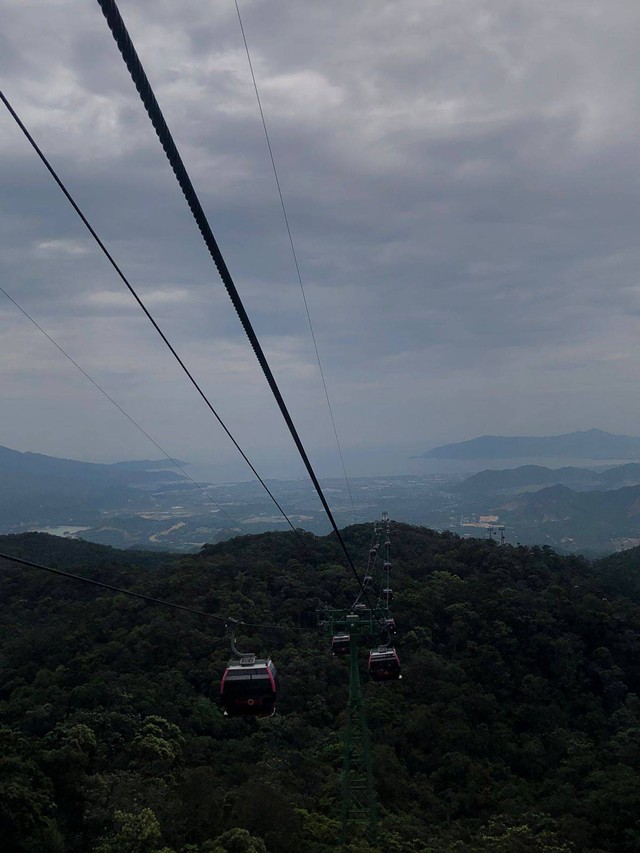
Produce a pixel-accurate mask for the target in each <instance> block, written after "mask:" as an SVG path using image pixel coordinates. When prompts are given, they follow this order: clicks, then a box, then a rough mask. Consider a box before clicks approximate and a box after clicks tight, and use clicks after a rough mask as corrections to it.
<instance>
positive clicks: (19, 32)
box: [0, 0, 640, 477]
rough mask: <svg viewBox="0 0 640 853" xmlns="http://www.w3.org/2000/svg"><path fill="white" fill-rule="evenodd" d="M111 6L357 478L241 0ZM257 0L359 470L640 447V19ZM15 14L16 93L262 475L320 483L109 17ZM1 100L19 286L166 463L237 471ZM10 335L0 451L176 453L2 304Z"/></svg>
mask: <svg viewBox="0 0 640 853" xmlns="http://www.w3.org/2000/svg"><path fill="white" fill-rule="evenodd" d="M119 5H120V10H121V13H122V15H123V17H124V19H125V22H126V24H127V27H128V28H129V32H130V34H131V37H132V39H133V41H134V44H135V45H136V47H137V50H138V53H139V55H140V58H141V60H142V62H143V64H144V66H145V68H146V71H147V74H148V76H149V78H150V80H151V83H152V85H153V86H154V88H155V92H156V95H157V97H158V100H159V102H160V105H161V107H162V109H163V111H164V113H165V117H166V119H167V122H168V124H169V126H170V128H171V129H172V131H173V134H174V137H175V140H176V143H177V145H178V147H179V149H180V151H181V153H182V155H183V159H184V161H185V164H186V166H187V169H188V170H189V172H190V174H191V176H192V179H193V182H194V185H195V187H196V190H197V191H198V193H199V194H200V197H201V200H202V202H203V206H204V208H205V210H206V212H207V215H208V216H209V220H210V223H211V226H212V228H213V231H214V234H215V235H216V238H217V239H218V242H219V245H220V248H221V250H222V252H223V255H224V256H225V258H226V260H227V263H228V266H229V267H230V269H231V271H232V274H233V275H234V278H235V281H236V284H237V286H238V289H239V291H240V294H241V296H242V298H243V299H244V300H245V304H246V306H247V309H248V312H249V314H250V316H251V318H252V320H253V321H254V324H255V327H256V330H257V332H258V334H259V336H260V338H261V340H262V342H263V346H264V348H265V350H266V352H267V355H268V357H269V358H270V360H271V362H272V365H273V368H274V371H275V373H276V375H277V378H278V380H279V382H280V383H281V386H282V389H283V392H284V394H285V398H286V400H287V401H288V403H289V405H290V408H291V411H292V413H293V415H294V419H295V420H296V422H297V424H298V426H299V430H300V433H301V435H302V437H303V440H304V441H305V442H306V443H307V444H308V448H309V451H310V455H311V457H312V459H315V460H316V461H317V462H318V464H319V466H320V467H321V473H337V472H338V470H339V464H338V461H337V451H336V449H335V443H334V440H333V434H332V430H331V424H330V420H329V416H328V412H327V408H326V403H325V401H324V396H323V391H322V385H321V382H320V378H319V374H318V369H317V364H316V362H315V354H314V351H313V345H312V341H311V337H310V334H309V329H308V325H307V320H306V315H305V311H304V305H303V302H302V298H301V293H300V288H299V285H298V282H297V279H296V275H295V268H294V265H293V261H292V257H291V253H290V248H289V245H288V240H287V235H286V231H285V227H284V223H283V218H282V213H281V210H280V207H279V201H278V197H277V193H276V188H275V183H274V178H273V174H272V171H271V165H270V162H269V157H268V151H267V148H266V145H265V140H264V135H263V131H262V126H261V124H260V117H259V113H258V108H257V104H256V99H255V93H254V91H253V88H252V84H251V78H250V75H249V68H248V64H247V59H246V55H245V53H244V47H243V44H242V37H241V32H240V28H239V25H238V20H237V16H236V11H235V6H234V3H233V0H215V2H213V0H180V2H176V0H153V2H151V0H121V2H120V4H119ZM240 8H241V11H242V14H243V19H244V24H245V30H246V34H247V38H248V41H249V46H250V49H251V52H252V59H253V63H254V68H255V71H256V76H257V80H258V85H259V87H260V90H261V95H262V99H263V106H264V111H265V115H266V119H267V124H268V127H269V130H270V134H271V140H272V145H273V150H274V154H275V158H276V163H277V165H278V168H279V173H280V180H281V184H282V189H283V192H284V195H285V200H286V203H287V209H288V214H289V219H290V222H291V227H292V231H293V235H294V239H295V243H296V247H297V252H298V257H299V261H300V267H301V271H302V276H303V280H304V283H305V286H306V294H307V299H308V302H309V307H310V311H311V316H312V319H313V322H314V326H315V332H316V337H317V341H318V346H319V349H320V355H321V358H322V360H323V364H324V368H325V373H326V378H327V384H328V387H329V391H330V395H331V398H332V401H333V404H334V411H335V417H336V422H337V427H338V431H339V434H340V437H341V440H342V444H343V449H344V453H345V460H346V463H347V468H348V469H350V470H351V472H352V473H354V474H358V473H365V472H373V471H376V470H378V471H380V472H383V471H388V470H389V466H390V465H391V462H390V460H391V459H394V460H404V459H405V458H406V457H408V456H409V455H410V454H416V453H421V452H423V451H424V450H426V449H428V448H429V447H431V446H434V445H436V444H441V443H445V442H450V441H458V440H464V439H468V438H472V437H474V436H476V435H480V434H483V433H501V434H538V435H542V434H555V433H559V432H568V431H572V430H574V429H588V428H591V427H598V428H601V429H606V430H610V431H613V432H622V433H628V434H633V435H638V434H640V422H639V415H640V411H639V409H640V394H639V393H638V379H639V377H640V283H639V281H638V266H639V260H640V246H639V245H638V219H639V217H640V145H639V144H638V142H639V139H640V134H639V129H640V118H639V117H640V85H639V83H638V81H639V80H640V75H639V74H638V68H637V64H638V59H637V57H638V52H639V51H638V48H639V46H640V44H639V42H640V26H639V25H640V6H639V5H638V3H637V2H635V0H619V2H615V0H614V2H604V0H600V2H589V0H580V2H578V0H563V2H562V3H558V2H556V0H536V2H524V0H517V1H516V2H509V0H394V2H377V0H369V2H366V3H362V2H358V3H355V2H351V3H350V2H345V0H339V2H338V0H323V2H321V3H320V2H292V0H241V6H240ZM0 9H1V11H2V22H3V26H2V35H0V74H1V78H2V89H3V91H4V92H5V94H6V96H7V97H8V98H9V100H10V101H11V102H12V104H13V106H14V108H15V109H16V110H17V112H18V113H19V114H20V115H21V117H22V118H23V120H24V121H25V123H26V124H27V126H28V127H29V128H30V130H31V131H32V133H33V134H34V136H35V137H36V140H37V141H38V142H39V143H40V144H41V146H42V147H43V149H44V151H45V153H46V154H47V155H48V156H49V157H50V159H51V160H52V162H53V164H54V167H55V168H56V169H57V170H58V171H59V173H60V175H61V177H62V178H63V180H64V181H65V182H66V183H67V185H68V187H69V189H70V190H71V192H72V193H73V194H74V195H75V197H76V199H77V200H78V202H79V204H80V205H81V207H82V208H83V209H84V211H85V213H86V214H87V216H88V217H89V219H90V220H91V221H92V222H93V224H94V225H95V227H96V229H97V231H98V232H99V234H100V235H101V236H102V237H103V239H104V240H105V242H106V243H107V244H108V246H109V248H110V249H111V250H112V252H113V254H114V255H115V257H116V259H117V260H118V261H119V263H120V264H121V265H122V267H123V269H124V270H125V272H126V273H127V274H128V275H129V276H130V278H131V281H132V283H133V284H134V286H136V287H137V288H138V289H139V291H140V293H141V295H142V297H143V299H145V300H146V302H147V303H148V305H149V307H150V309H151V310H152V311H153V312H154V314H155V315H156V317H157V319H158V321H159V322H160V324H161V325H162V326H163V328H164V329H165V331H166V333H167V334H168V336H169V337H170V338H171V339H172V341H173V342H174V343H175V345H176V347H177V348H178V350H179V351H180V353H181V354H182V355H183V357H184V358H185V360H186V361H187V363H188V364H189V365H190V367H191V368H192V370H193V372H194V373H195V375H196V376H197V378H198V379H199V380H200V381H201V383H202V385H203V387H204V388H205V389H206V391H207V392H208V393H209V395H210V397H211V400H212V402H213V403H214V405H216V406H217V407H218V409H219V412H220V414H221V416H222V417H223V419H224V420H226V422H227V423H228V426H229V427H230V429H231V430H232V431H233V432H234V433H236V434H237V438H238V440H239V441H240V443H241V444H242V445H243V447H244V448H245V450H246V452H247V453H248V455H249V456H250V457H251V458H252V459H253V460H254V461H255V464H256V467H257V468H258V469H259V470H260V471H264V472H265V475H267V476H278V475H281V476H292V475H298V474H301V473H302V468H301V465H300V464H299V463H298V462H297V461H296V457H295V451H294V449H293V447H292V444H291V441H290V439H289V437H288V434H287V433H286V431H285V428H284V425H283V424H282V423H281V418H280V415H279V413H278V412H277V410H276V407H275V403H274V402H273V401H272V399H271V398H270V395H269V392H268V390H267V389H266V385H265V382H264V379H263V377H262V374H261V372H260V369H259V367H258V365H257V362H256V360H255V357H254V356H253V354H252V352H251V350H250V347H249V345H248V343H247V342H246V340H245V338H244V334H243V332H242V330H241V327H240V325H239V323H238V321H237V318H236V315H235V312H234V310H233V308H232V306H231V303H230V302H229V299H228V297H227V295H226V293H225V291H224V289H223V287H222V284H221V282H220V280H219V278H218V275H217V272H216V270H215V267H214V266H213V264H212V263H211V261H210V259H209V256H208V254H207V251H206V249H205V247H204V245H203V244H202V241H201V238H200V236H199V234H198V232H197V229H196V227H195V225H194V223H193V221H192V219H191V217H190V214H189V213H188V210H187V208H186V205H185V203H184V201H183V198H182V195H181V193H180V191H179V189H178V186H177V183H176V181H175V179H174V176H173V174H172V172H171V170H170V168H169V166H168V164H167V162H166V160H165V157H164V154H163V152H162V150H161V148H160V146H159V144H158V142H157V140H156V136H155V133H154V132H153V129H152V127H151V124H150V122H149V120H148V118H147V116H146V113H145V112H144V109H143V107H142V104H141V102H140V100H139V98H138V95H137V93H136V91H135V89H134V87H133V84H132V82H131V80H130V78H129V75H128V73H127V71H126V69H125V66H124V64H123V62H122V60H121V58H120V54H119V53H118V51H117V48H116V46H115V43H114V42H113V40H112V37H111V34H110V32H109V30H108V28H107V26H106V22H105V21H104V19H103V16H102V13H101V11H100V8H99V6H98V4H97V3H95V2H91V0H46V2H45V0H37V2H36V0H0ZM0 110H2V112H1V113H0V146H1V151H2V157H1V161H0V186H1V200H2V207H1V211H0V217H1V218H0V228H1V231H0V240H1V245H2V252H1V255H2V260H1V263H2V273H1V276H2V278H1V281H2V286H3V287H4V288H5V289H6V290H7V291H8V292H9V293H10V294H11V296H13V297H14V298H15V299H16V300H17V301H18V302H19V303H20V304H21V305H22V306H23V308H24V309H25V310H27V311H28V312H29V313H30V314H31V315H32V316H33V317H34V319H36V320H37V322H38V323H40V325H42V326H43V327H44V328H45V329H46V330H47V331H48V332H49V334H51V335H52V336H53V337H54V338H55V339H56V340H57V341H58V343H59V344H60V345H61V346H63V347H64V348H65V349H66V350H67V351H68V352H69V353H70V355H72V356H73V358H75V359H76V360H77V361H78V362H79V363H80V364H81V365H82V366H83V367H84V369H85V370H87V371H88V372H89V373H90V374H91V375H92V376H93V377H94V378H95V379H96V381H98V382H99V383H100V384H102V385H103V386H104V388H105V389H106V390H107V391H108V392H109V394H111V395H112V396H113V397H114V398H115V399H116V400H117V401H118V402H119V403H120V404H121V405H122V406H123V407H124V408H125V409H126V410H127V411H128V412H129V413H130V414H131V416H132V417H134V418H135V419H136V420H138V421H139V422H140V423H141V424H142V426H143V427H144V428H145V429H146V430H147V431H148V432H149V433H150V434H152V435H153V436H154V438H155V439H156V440H157V441H159V442H160V443H161V444H162V445H163V446H164V447H165V449H166V450H167V451H168V452H169V453H171V454H172V455H174V456H177V457H180V458H181V459H186V460H190V461H199V462H203V463H208V464H210V465H214V466H219V473H220V476H221V477H222V476H223V475H228V474H229V472H231V471H232V470H233V471H234V472H237V474H238V476H240V475H243V474H244V471H245V469H244V468H243V466H242V464H241V463H237V465H236V463H235V459H236V455H235V451H234V450H233V448H232V447H231V446H230V444H229V442H228V439H226V438H225V436H224V435H223V433H222V432H221V430H220V428H219V427H218V426H217V425H216V424H215V423H214V422H213V421H212V419H211V417H210V415H208V413H207V410H206V409H205V407H204V405H203V404H202V403H201V401H200V400H199V399H198V398H197V396H196V394H195V392H194V391H193V390H192V389H191V388H190V386H189V385H188V384H187V382H186V381H185V380H184V378H183V376H182V375H181V373H180V371H179V368H178V367H177V366H176V365H175V363H174V362H173V361H172V359H171V356H170V355H169V353H168V352H167V351H166V350H165V349H164V347H163V345H162V343H161V341H160V340H159V338H158V337H157V335H156V333H155V332H154V331H153V329H152V328H151V327H150V325H149V324H148V321H147V320H146V319H145V318H144V316H143V315H142V314H141V312H140V310H139V309H138V308H137V306H136V305H135V304H134V303H133V301H132V299H131V297H130V296H129V294H128V293H127V292H126V291H125V289H124V288H123V285H122V284H121V282H120V281H119V280H118V279H117V277H116V276H115V274H114V272H113V271H112V269H111V268H110V267H109V266H108V265H107V263H106V261H105V260H104V258H103V257H102V255H101V254H100V253H99V251H98V250H97V248H96V247H95V246H94V244H93V243H92V242H91V241H90V238H89V237H88V235H87V233H86V232H85V230H84V228H83V226H82V225H81V223H80V222H79V220H78V219H77V217H76V216H75V214H74V213H73V211H72V210H71V208H70V207H69V205H68V203H67V202H66V201H65V199H64V198H63V197H62V195H61V194H60V192H59V190H58V189H57V187H56V186H55V185H54V184H53V182H52V180H51V178H50V177H49V176H48V174H47V173H46V172H45V170H44V168H43V167H42V165H41V164H40V162H39V161H38V160H37V159H36V157H35V155H34V153H33V152H32V150H31V148H30V147H29V146H28V144H27V142H26V140H25V139H24V137H23V136H22V135H21V133H20V131H19V130H18V128H17V127H16V126H15V124H14V123H13V120H12V119H11V117H10V116H9V114H8V113H6V111H4V108H3V107H0ZM0 334H1V335H2V351H1V352H2V354H1V357H0V393H1V395H2V396H1V400H2V403H1V409H0V412H1V416H0V444H3V445H6V446H9V447H13V448H16V449H19V450H34V451H39V452H43V453H49V454H53V455H60V456H71V457H74V458H80V459H86V460H94V461H113V460H116V459H123V458H136V457H138V458H139V457H147V458H148V457H152V458H155V457H157V456H158V452H157V450H156V449H155V448H154V447H153V446H152V445H150V444H149V443H148V442H147V441H146V439H144V438H143V437H142V436H141V435H140V434H139V433H137V432H136V430H135V429H134V428H133V427H132V426H131V424H130V423H128V422H127V421H126V420H125V419H124V418H123V417H122V415H121V414H120V413H119V412H117V411H116V410H115V409H114V408H113V407H111V405H110V404H109V403H108V402H107V401H105V400H104V399H103V398H101V397H100V395H99V394H98V393H97V392H96V391H95V389H94V388H93V387H92V386H91V385H90V384H89V383H88V382H87V380H86V379H85V378H84V377H83V376H81V375H80V374H79V373H77V371H75V369H74V368H73V367H72V366H71V365H70V364H69V363H68V362H67V361H66V360H65V359H64V358H62V357H61V356H60V354H59V353H58V352H57V351H56V350H55V349H54V348H53V347H52V345H51V344H50V343H49V342H48V341H47V340H46V339H45V338H44V337H43V336H42V335H40V334H39V333H38V332H37V331H36V330H35V329H34V328H33V327H32V326H30V324H29V323H28V322H27V321H26V320H25V318H24V317H23V316H22V315H20V313H19V312H18V311H17V310H16V309H15V307H14V306H13V305H12V304H11V303H10V302H8V301H7V300H6V299H5V298H4V296H2V294H0ZM376 460H378V461H376ZM231 463H233V465H235V468H233V467H230V466H231ZM394 464H395V463H394ZM398 464H400V463H398ZM402 464H404V467H405V470H407V471H409V470H420V468H419V463H415V462H414V463H410V462H406V463H402Z"/></svg>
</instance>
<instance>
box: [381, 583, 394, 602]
mask: <svg viewBox="0 0 640 853" xmlns="http://www.w3.org/2000/svg"><path fill="white" fill-rule="evenodd" d="M382 595H383V596H384V597H385V598H386V599H387V601H393V590H392V589H391V587H388V586H386V587H385V588H384V589H383V590H382Z"/></svg>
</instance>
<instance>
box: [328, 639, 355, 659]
mask: <svg viewBox="0 0 640 853" xmlns="http://www.w3.org/2000/svg"><path fill="white" fill-rule="evenodd" d="M350 645H351V637H350V636H349V634H336V635H335V636H334V637H332V638H331V653H332V654H334V655H348V654H349V649H350Z"/></svg>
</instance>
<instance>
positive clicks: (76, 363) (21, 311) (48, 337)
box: [0, 287, 241, 525]
mask: <svg viewBox="0 0 640 853" xmlns="http://www.w3.org/2000/svg"><path fill="white" fill-rule="evenodd" d="M0 293H2V294H4V296H6V297H7V299H8V300H9V302H12V303H13V304H14V305H15V307H16V308H17V309H18V311H20V313H21V314H23V315H24V316H25V317H26V318H27V320H28V321H29V322H30V323H32V324H33V325H34V326H35V327H36V329H37V330H38V331H39V332H42V334H43V335H44V336H45V338H47V340H49V341H51V343H52V344H53V345H54V347H55V348H56V349H57V350H59V351H60V352H61V353H62V355H63V356H64V357H65V358H67V359H68V360H69V361H70V362H71V364H73V366H74V367H75V368H77V369H78V370H79V371H80V373H82V375H83V376H84V377H85V378H86V379H88V380H89V382H91V384H92V385H93V386H94V387H95V388H97V389H98V391H99V392H100V393H101V394H102V395H103V396H104V397H106V398H107V400H108V401H109V402H110V403H111V404H112V405H114V406H115V407H116V409H117V410H118V411H119V412H121V413H122V414H123V415H124V416H125V418H126V419H127V420H128V421H130V422H131V423H132V424H133V425H134V427H135V428H136V429H137V430H139V431H140V432H141V433H142V435H144V436H145V438H148V439H149V441H150V442H151V443H152V444H153V445H155V447H156V448H157V449H158V450H159V451H160V453H162V454H163V456H165V458H166V459H168V460H169V462H171V464H172V465H175V467H176V468H177V469H178V470H179V471H181V472H182V473H183V474H184V476H185V477H186V478H187V479H188V480H189V481H190V482H191V483H193V485H194V486H195V487H196V488H197V489H200V491H201V492H202V494H203V495H204V496H205V498H206V499H207V500H208V501H209V502H210V503H212V504H213V505H214V506H215V507H216V508H217V509H219V510H220V512H221V513H222V514H223V515H224V516H226V517H227V518H228V519H229V521H231V522H232V523H233V524H236V525H237V524H240V523H241V522H239V521H237V520H236V519H235V518H233V517H232V516H230V515H229V513H228V512H227V511H226V510H225V509H223V507H221V506H220V504H219V503H216V501H214V499H213V498H212V497H211V495H210V494H209V493H208V491H207V490H206V489H203V488H202V486H201V485H200V483H198V482H196V480H194V479H193V477H192V476H191V475H190V474H188V473H187V472H186V471H185V469H184V468H183V467H182V465H181V464H180V463H179V462H178V460H177V459H174V458H173V456H170V455H169V454H168V453H167V451H166V450H165V449H164V448H162V447H161V446H160V445H159V444H158V442H157V441H156V440H155V438H152V437H151V436H150V435H149V433H148V432H147V431H146V430H145V429H144V428H143V427H141V426H140V424H139V423H138V422H137V421H135V420H134V419H133V418H132V417H131V415H130V414H129V413H128V412H125V410H124V409H123V408H122V406H121V405H120V404H119V403H117V402H116V401H115V400H114V399H113V397H112V396H111V395H110V394H108V393H107V391H105V390H104V388H103V387H102V386H101V385H99V384H98V383H97V382H96V381H95V379H93V377H91V376H89V374H88V373H87V371H86V370H85V369H84V368H83V367H81V366H80V365H79V364H78V362H77V361H76V360H75V359H74V358H72V357H71V356H70V355H69V353H68V352H67V351H66V350H64V349H63V348H62V347H61V346H60V344H59V343H58V342H57V341H55V340H54V339H53V338H52V337H51V335H50V334H49V333H48V332H46V331H45V330H44V329H43V328H42V326H40V325H39V324H38V323H37V322H36V321H35V320H34V319H33V317H32V316H31V315H30V314H28V313H27V312H26V311H25V310H24V308H23V307H22V306H21V305H19V304H18V303H17V302H16V300H15V299H14V298H13V296H10V295H9V294H8V293H7V291H6V290H5V289H4V288H3V287H0Z"/></svg>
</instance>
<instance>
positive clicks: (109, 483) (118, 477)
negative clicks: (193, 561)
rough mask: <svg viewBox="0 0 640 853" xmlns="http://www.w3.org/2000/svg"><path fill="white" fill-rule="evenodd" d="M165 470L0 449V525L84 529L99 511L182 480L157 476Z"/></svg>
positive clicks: (162, 464) (143, 464) (153, 463)
mask: <svg viewBox="0 0 640 853" xmlns="http://www.w3.org/2000/svg"><path fill="white" fill-rule="evenodd" d="M168 464H169V463H167V462H158V461H138V462H118V463H115V464H113V465H101V464H97V463H93V462H78V461H76V460H74V459H60V458H58V457H55V456H46V455H44V454H42V453H21V452H20V451H18V450H11V449H10V448H8V447H2V446H0V523H1V524H2V525H3V526H6V525H9V524H15V523H23V522H24V523H29V522H31V521H38V522H40V523H42V522H46V523H47V524H64V523H67V522H69V521H70V520H71V519H73V521H74V523H76V524H83V523H85V522H88V521H89V519H92V518H93V517H94V516H95V513H96V511H98V510H105V509H111V508H113V507H120V506H123V505H124V506H126V505H127V504H130V503H136V502H137V501H138V500H139V496H140V490H141V489H145V488H150V487H152V486H154V485H156V484H159V483H164V482H167V481H170V482H173V481H180V480H182V479H183V478H182V477H181V476H180V475H179V474H177V473H175V472H174V471H166V470H158V469H160V468H161V467H167V466H168Z"/></svg>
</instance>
